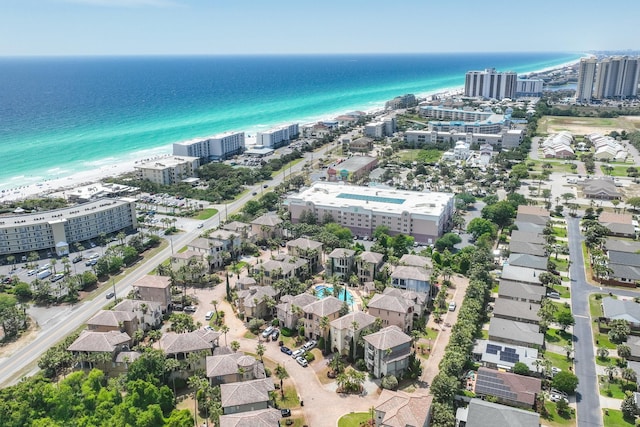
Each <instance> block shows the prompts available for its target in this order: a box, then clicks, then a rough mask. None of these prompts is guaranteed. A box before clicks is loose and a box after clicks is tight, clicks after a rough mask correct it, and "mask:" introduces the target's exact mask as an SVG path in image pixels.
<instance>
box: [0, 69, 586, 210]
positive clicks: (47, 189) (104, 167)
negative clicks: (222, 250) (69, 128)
mask: <svg viewBox="0 0 640 427" xmlns="http://www.w3.org/2000/svg"><path fill="white" fill-rule="evenodd" d="M579 60H580V59H576V60H573V61H569V62H566V63H563V64H559V65H555V66H549V67H545V68H543V69H539V70H534V71H529V72H523V73H520V75H523V76H528V75H530V74H536V73H543V72H549V71H552V70H559V69H563V68H566V67H568V66H571V65H574V64H576V63H577V62H578V61H579ZM463 91H464V86H455V87H449V88H440V89H434V90H431V91H427V92H423V93H416V94H415V95H416V97H418V98H429V97H432V96H441V97H448V96H456V95H461V94H462V92H463ZM385 102H386V101H381V102H371V104H372V105H368V106H367V107H364V108H354V109H351V110H348V111H344V110H342V111H341V112H333V113H326V114H322V115H319V116H317V117H316V118H315V119H314V120H313V121H305V122H304V124H309V123H316V122H318V121H321V120H329V119H333V118H334V117H336V116H337V115H340V114H345V113H347V112H349V111H364V112H365V113H367V114H372V113H375V112H378V111H381V110H384V103H385ZM307 120H308V119H307ZM295 122H296V120H291V121H289V122H288V123H295ZM273 126H277V125H264V124H257V125H254V126H253V127H249V128H248V129H246V130H244V132H245V138H246V139H247V140H252V139H253V140H254V141H255V134H256V132H259V131H260V130H263V129H270V128H271V127H273ZM204 137H206V135H205V136H202V138H204ZM190 139H193V138H190ZM175 142H179V141H175ZM247 146H251V144H247ZM172 147H173V143H171V144H167V145H164V146H160V147H156V148H150V149H145V150H140V151H135V152H130V153H127V154H125V155H123V156H122V157H114V156H111V157H108V158H105V159H101V160H97V161H91V162H88V164H87V167H91V165H92V164H93V165H94V167H93V168H89V169H87V170H84V171H80V172H75V173H71V174H65V175H64V176H59V175H61V174H64V173H67V172H70V170H69V169H67V168H65V167H64V165H61V166H60V167H56V168H53V169H49V170H47V171H46V172H54V174H53V175H50V176H48V177H46V178H45V177H43V176H33V177H31V179H30V180H31V181H33V182H31V183H28V184H25V185H22V186H16V187H12V188H9V187H8V186H10V185H11V182H12V181H14V180H18V179H23V180H24V179H25V178H26V177H25V176H24V175H23V176H18V177H11V178H9V179H8V180H7V181H6V182H4V183H2V182H0V202H11V201H19V200H22V199H26V198H31V197H34V196H38V195H42V196H46V195H48V194H50V193H55V192H60V191H65V190H69V189H72V188H74V187H78V186H82V185H86V184H90V183H93V182H98V181H100V180H102V179H105V178H110V177H115V176H120V175H123V174H126V173H130V172H133V171H134V170H135V166H136V164H138V163H141V162H146V161H151V160H156V159H161V158H164V157H167V156H170V155H172ZM145 153H146V154H145ZM55 172H57V173H55Z"/></svg>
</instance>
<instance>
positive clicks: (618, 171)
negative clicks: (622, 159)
mask: <svg viewBox="0 0 640 427" xmlns="http://www.w3.org/2000/svg"><path fill="white" fill-rule="evenodd" d="M630 166H633V165H632V164H627V165H624V166H614V165H611V167H613V169H612V170H611V173H609V171H608V170H607V169H606V168H607V166H606V165H601V166H600V169H601V170H602V172H603V173H604V174H605V175H609V176H627V169H628V168H629V167H630Z"/></svg>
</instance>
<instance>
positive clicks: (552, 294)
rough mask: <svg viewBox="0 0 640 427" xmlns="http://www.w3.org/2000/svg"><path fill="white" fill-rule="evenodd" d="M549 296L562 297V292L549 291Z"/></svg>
mask: <svg viewBox="0 0 640 427" xmlns="http://www.w3.org/2000/svg"><path fill="white" fill-rule="evenodd" d="M547 296H548V297H549V298H555V299H559V298H560V293H558V292H556V291H549V292H547Z"/></svg>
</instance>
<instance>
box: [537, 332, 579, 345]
mask: <svg viewBox="0 0 640 427" xmlns="http://www.w3.org/2000/svg"><path fill="white" fill-rule="evenodd" d="M544 339H545V341H546V342H548V343H551V344H555V345H559V346H560V347H564V346H565V345H570V344H571V341H572V339H573V335H571V334H570V333H569V332H566V331H562V330H560V329H553V328H549V330H547V333H546V334H544Z"/></svg>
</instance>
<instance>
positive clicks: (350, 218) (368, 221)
mask: <svg viewBox="0 0 640 427" xmlns="http://www.w3.org/2000/svg"><path fill="white" fill-rule="evenodd" d="M285 204H286V205H287V206H288V208H289V213H290V214H291V221H292V222H293V223H298V222H300V217H301V216H302V215H303V213H304V212H312V213H313V214H315V215H316V217H317V218H319V219H322V218H324V217H325V215H331V216H332V217H333V219H334V220H335V221H336V222H337V223H338V224H340V225H342V226H343V227H347V228H349V229H350V230H351V231H352V232H353V233H354V234H356V235H359V236H372V235H373V232H374V230H375V229H376V227H378V226H380V225H382V226H386V227H388V228H389V231H390V233H391V234H400V233H402V234H406V235H410V236H413V237H414V238H415V240H416V242H418V243H423V244H431V243H433V242H435V240H436V239H437V238H438V237H440V236H441V235H442V234H443V233H445V232H446V231H447V230H449V229H450V228H451V219H452V217H453V211H454V203H453V194H451V193H437V192H417V191H407V190H395V189H387V188H385V189H381V188H376V187H359V186H353V185H347V184H344V183H331V182H316V183H314V184H313V185H312V186H311V187H309V188H306V189H303V191H301V192H300V193H298V194H295V195H291V196H289V197H288V198H287V199H286V201H285Z"/></svg>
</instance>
